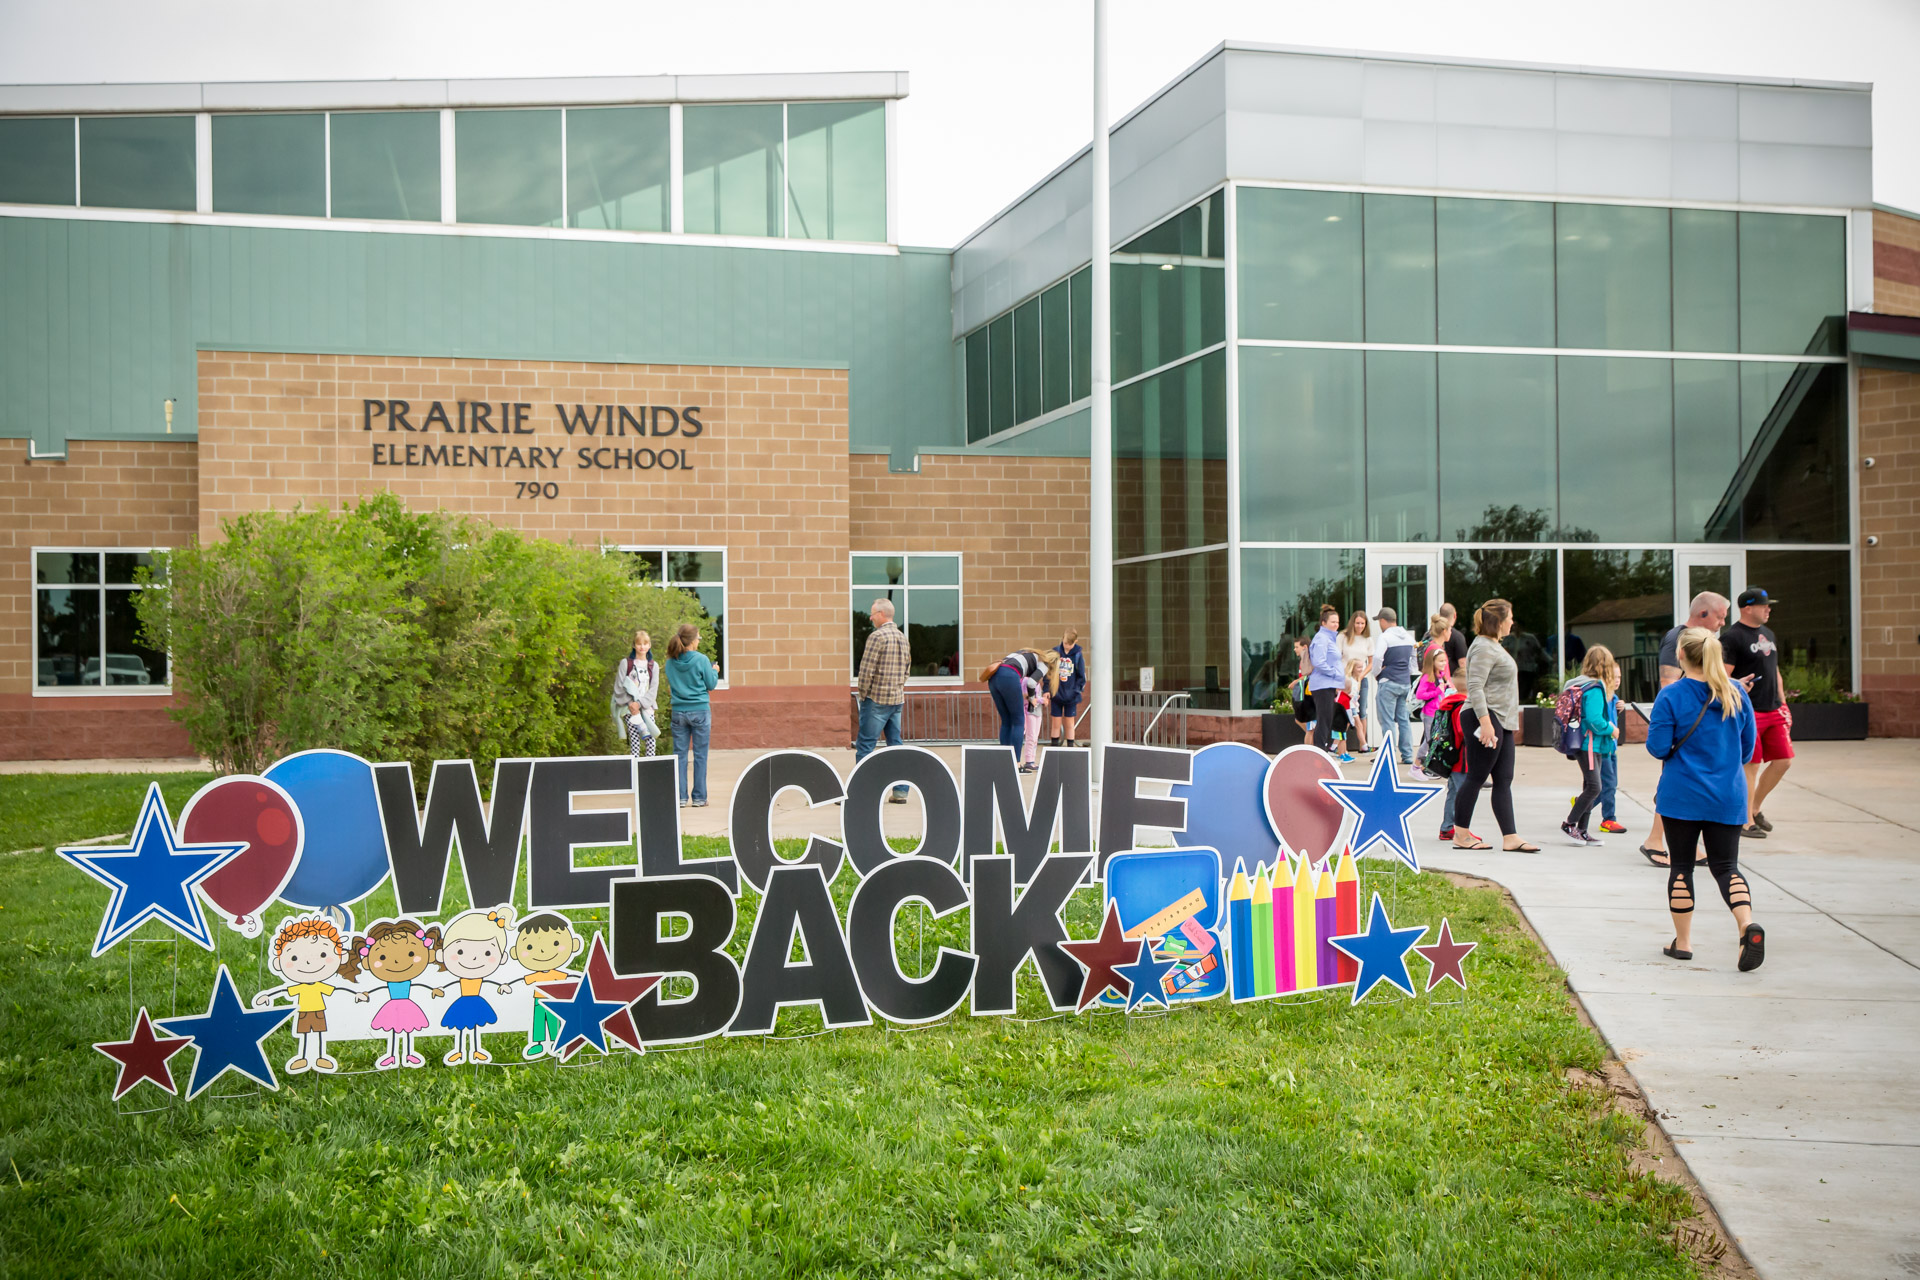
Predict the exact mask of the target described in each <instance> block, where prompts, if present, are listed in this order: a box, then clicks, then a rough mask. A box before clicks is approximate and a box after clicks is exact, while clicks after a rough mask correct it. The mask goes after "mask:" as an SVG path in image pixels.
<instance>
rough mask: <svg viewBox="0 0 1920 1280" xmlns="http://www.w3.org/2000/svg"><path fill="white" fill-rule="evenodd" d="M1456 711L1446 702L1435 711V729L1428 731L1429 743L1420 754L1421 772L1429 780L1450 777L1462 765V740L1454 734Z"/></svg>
mask: <svg viewBox="0 0 1920 1280" xmlns="http://www.w3.org/2000/svg"><path fill="white" fill-rule="evenodd" d="M1456 705H1457V704H1456ZM1454 710H1455V707H1452V706H1448V705H1447V704H1446V702H1445V701H1442V702H1441V704H1440V705H1439V706H1437V707H1435V708H1434V709H1433V727H1432V728H1431V729H1429V730H1428V731H1427V742H1426V745H1425V746H1424V747H1422V748H1421V752H1420V771H1421V772H1422V773H1424V774H1426V775H1427V776H1428V777H1429V778H1446V777H1450V776H1451V775H1452V773H1453V770H1454V766H1456V765H1458V764H1459V763H1460V740H1459V739H1458V738H1456V737H1455V736H1454V733H1453V724H1454V720H1453V713H1454Z"/></svg>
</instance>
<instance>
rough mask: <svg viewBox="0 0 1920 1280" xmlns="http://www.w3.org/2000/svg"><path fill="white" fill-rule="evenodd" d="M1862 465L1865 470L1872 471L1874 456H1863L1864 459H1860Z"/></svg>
mask: <svg viewBox="0 0 1920 1280" xmlns="http://www.w3.org/2000/svg"><path fill="white" fill-rule="evenodd" d="M1860 465H1861V467H1862V468H1864V469H1865V470H1868V471H1871V470H1873V459H1872V458H1862V459H1860Z"/></svg>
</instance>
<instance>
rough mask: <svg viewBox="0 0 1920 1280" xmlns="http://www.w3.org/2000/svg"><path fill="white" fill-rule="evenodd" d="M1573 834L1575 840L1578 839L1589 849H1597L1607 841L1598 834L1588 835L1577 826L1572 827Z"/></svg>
mask: <svg viewBox="0 0 1920 1280" xmlns="http://www.w3.org/2000/svg"><path fill="white" fill-rule="evenodd" d="M1573 835H1574V838H1575V839H1576V840H1578V841H1579V842H1580V843H1581V844H1583V845H1585V846H1587V848H1589V849H1598V848H1601V847H1602V846H1604V845H1605V844H1606V843H1607V842H1606V841H1605V840H1602V839H1601V838H1600V837H1599V836H1596V835H1590V834H1588V833H1587V832H1585V831H1582V830H1580V828H1578V827H1575V828H1574V829H1573Z"/></svg>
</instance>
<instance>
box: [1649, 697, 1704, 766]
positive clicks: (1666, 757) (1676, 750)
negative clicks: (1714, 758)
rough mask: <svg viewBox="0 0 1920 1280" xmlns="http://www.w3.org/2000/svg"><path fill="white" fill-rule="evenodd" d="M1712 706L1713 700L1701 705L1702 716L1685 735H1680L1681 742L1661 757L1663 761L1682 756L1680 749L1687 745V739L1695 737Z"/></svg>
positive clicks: (1695, 720) (1695, 718)
mask: <svg viewBox="0 0 1920 1280" xmlns="http://www.w3.org/2000/svg"><path fill="white" fill-rule="evenodd" d="M1712 705H1713V699H1712V698H1708V699H1707V700H1706V701H1705V702H1703V703H1701V704H1700V714H1699V715H1697V716H1695V717H1694V718H1693V724H1692V725H1690V726H1689V727H1688V729H1687V731H1686V732H1685V733H1683V734H1681V735H1680V741H1678V742H1676V743H1674V744H1673V749H1672V750H1671V751H1669V752H1667V754H1665V755H1663V756H1661V757H1660V758H1661V759H1662V760H1671V759H1673V758H1674V757H1675V756H1677V755H1679V754H1680V748H1682V747H1684V746H1686V745H1687V739H1688V738H1691V737H1692V736H1693V731H1694V730H1695V729H1698V728H1699V727H1700V722H1701V721H1702V720H1704V719H1706V717H1707V708H1708V707H1710V706H1712Z"/></svg>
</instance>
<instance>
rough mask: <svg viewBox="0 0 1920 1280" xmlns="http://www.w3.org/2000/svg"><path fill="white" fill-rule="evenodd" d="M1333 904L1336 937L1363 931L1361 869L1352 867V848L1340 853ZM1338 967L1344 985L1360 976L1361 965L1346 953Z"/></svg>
mask: <svg viewBox="0 0 1920 1280" xmlns="http://www.w3.org/2000/svg"><path fill="white" fill-rule="evenodd" d="M1333 903H1334V906H1333V923H1334V935H1335V936H1345V935H1347V934H1350V933H1358V932H1360V870H1359V868H1357V867H1355V866H1354V865H1353V849H1352V847H1351V846H1349V847H1348V848H1347V849H1346V850H1345V851H1344V852H1342V853H1341V855H1340V868H1339V870H1338V871H1336V872H1334V876H1333ZM1335 968H1336V971H1337V972H1338V973H1339V980H1340V981H1341V982H1343V983H1346V982H1352V981H1353V980H1354V979H1355V978H1358V977H1359V976H1360V965H1359V962H1358V961H1356V960H1354V959H1353V957H1351V956H1348V955H1345V954H1342V955H1340V957H1339V959H1338V962H1337V964H1336V965H1335Z"/></svg>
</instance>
